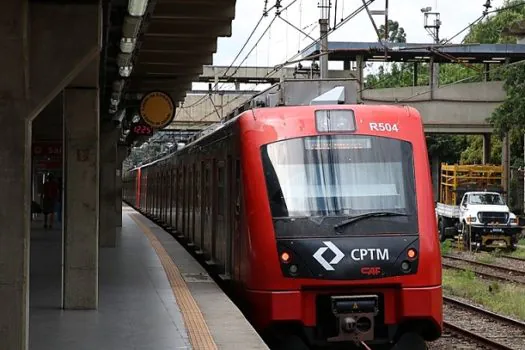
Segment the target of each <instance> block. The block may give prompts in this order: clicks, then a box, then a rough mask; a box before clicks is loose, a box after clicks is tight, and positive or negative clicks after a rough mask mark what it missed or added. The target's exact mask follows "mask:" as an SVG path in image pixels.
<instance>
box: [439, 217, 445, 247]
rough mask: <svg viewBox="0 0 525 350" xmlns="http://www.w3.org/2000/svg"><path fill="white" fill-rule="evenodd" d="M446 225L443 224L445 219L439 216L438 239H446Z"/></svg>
mask: <svg viewBox="0 0 525 350" xmlns="http://www.w3.org/2000/svg"><path fill="white" fill-rule="evenodd" d="M446 228H447V227H446V226H445V219H444V218H439V241H440V242H445V241H446V240H447V236H446V235H445V229H446Z"/></svg>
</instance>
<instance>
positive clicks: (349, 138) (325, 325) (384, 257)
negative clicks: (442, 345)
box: [123, 104, 443, 350]
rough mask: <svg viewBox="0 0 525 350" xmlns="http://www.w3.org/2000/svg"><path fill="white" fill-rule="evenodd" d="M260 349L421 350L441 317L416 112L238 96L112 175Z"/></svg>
mask: <svg viewBox="0 0 525 350" xmlns="http://www.w3.org/2000/svg"><path fill="white" fill-rule="evenodd" d="M123 183H124V185H123V186H124V191H123V196H124V200H125V201H126V202H127V203H128V204H130V205H131V206H132V207H134V208H136V209H137V210H139V211H141V212H142V213H144V214H145V215H147V216H148V217H151V218H154V219H155V220H156V221H158V222H161V223H162V224H163V226H165V227H167V228H168V229H170V230H171V231H172V232H173V234H174V235H175V236H177V237H178V238H179V239H181V240H182V241H183V242H184V244H186V246H187V247H188V248H189V249H190V248H191V249H193V250H194V251H195V252H196V254H198V255H199V256H200V257H202V261H206V262H207V264H209V266H210V267H213V271H215V272H216V274H217V276H219V277H220V278H221V279H222V280H223V281H225V283H226V284H227V285H228V289H229V290H231V296H232V299H233V300H234V301H235V302H236V303H237V304H238V305H239V307H240V308H241V310H242V311H243V312H244V314H245V315H246V317H247V318H248V320H249V321H250V322H251V324H252V325H253V326H254V327H255V328H256V330H257V331H259V332H260V334H262V335H263V336H264V337H267V339H270V340H268V342H269V344H271V348H273V349H310V348H314V347H315V348H338V347H344V348H348V347H351V346H363V347H364V348H374V347H376V346H381V348H387V349H404V350H407V349H414V350H419V349H426V346H427V345H426V342H427V341H433V340H436V339H438V338H439V337H440V336H441V334H442V330H443V317H442V303H443V300H442V286H441V274H442V270H441V254H440V244H439V239H438V234H437V224H436V218H435V215H434V200H433V190H432V182H431V178H430V167H429V161H428V153H427V147H426V140H425V136H424V130H423V123H422V119H421V116H420V115H419V113H418V111H417V110H416V109H414V108H412V107H408V106H383V105H362V104H334V105H306V106H275V107H262V108H257V107H256V108H251V109H248V110H245V111H243V112H242V113H240V114H238V115H237V116H235V117H234V118H232V119H230V120H228V121H226V122H224V123H223V124H221V125H219V126H218V127H215V130H213V131H212V132H210V133H208V134H206V135H204V136H202V137H199V138H197V139H195V140H192V141H191V142H189V143H188V144H186V145H185V147H184V148H182V149H180V150H177V151H175V152H174V153H172V154H170V155H167V156H165V157H163V158H161V159H158V160H156V161H154V162H151V163H149V164H144V165H141V166H139V167H136V168H134V169H131V170H129V171H128V172H126V173H125V174H124V176H123Z"/></svg>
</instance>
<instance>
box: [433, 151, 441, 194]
mask: <svg viewBox="0 0 525 350" xmlns="http://www.w3.org/2000/svg"><path fill="white" fill-rule="evenodd" d="M439 161H440V160H439V157H438V156H436V155H434V156H432V159H431V166H432V187H433V188H434V201H435V202H437V201H439V181H440V180H441V179H440V173H439V171H440V168H441V166H440V163H439Z"/></svg>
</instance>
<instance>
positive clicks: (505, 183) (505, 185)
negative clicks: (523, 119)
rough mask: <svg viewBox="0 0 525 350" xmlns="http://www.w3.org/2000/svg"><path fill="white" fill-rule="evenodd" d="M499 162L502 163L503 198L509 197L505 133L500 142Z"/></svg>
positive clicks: (508, 166)
mask: <svg viewBox="0 0 525 350" xmlns="http://www.w3.org/2000/svg"><path fill="white" fill-rule="evenodd" d="M501 158H502V159H501V164H502V165H503V181H502V185H503V191H505V198H506V199H507V200H508V198H509V182H510V181H509V180H510V142H509V134H508V133H507V134H505V136H504V137H503V140H502V144H501Z"/></svg>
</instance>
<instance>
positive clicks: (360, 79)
mask: <svg viewBox="0 0 525 350" xmlns="http://www.w3.org/2000/svg"><path fill="white" fill-rule="evenodd" d="M356 69H357V72H356V73H357V74H356V75H357V83H358V84H359V90H358V91H359V93H358V94H357V101H358V102H362V101H363V90H364V88H365V77H364V69H365V63H364V59H363V56H360V55H359V56H357V57H356Z"/></svg>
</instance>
